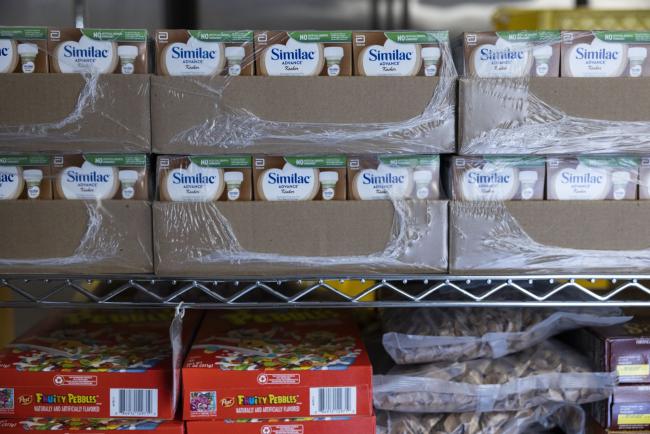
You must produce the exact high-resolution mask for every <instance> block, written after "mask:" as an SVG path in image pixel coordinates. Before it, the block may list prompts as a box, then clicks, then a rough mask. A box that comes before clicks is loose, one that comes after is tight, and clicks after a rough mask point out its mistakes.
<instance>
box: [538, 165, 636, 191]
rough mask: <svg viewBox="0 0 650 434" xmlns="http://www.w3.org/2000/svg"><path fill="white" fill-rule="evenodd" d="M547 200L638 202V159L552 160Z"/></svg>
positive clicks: (549, 166) (548, 175)
mask: <svg viewBox="0 0 650 434" xmlns="http://www.w3.org/2000/svg"><path fill="white" fill-rule="evenodd" d="M546 173H547V176H546V197H547V199H548V200H636V198H637V183H638V179H639V160H638V158H636V157H600V156H596V157H589V156H581V157H563V158H556V157H549V158H548V159H547V168H546Z"/></svg>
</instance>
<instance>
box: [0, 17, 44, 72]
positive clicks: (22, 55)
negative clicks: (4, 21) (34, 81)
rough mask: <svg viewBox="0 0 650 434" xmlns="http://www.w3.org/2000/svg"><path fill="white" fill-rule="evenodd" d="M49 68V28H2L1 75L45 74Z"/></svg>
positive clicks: (0, 30) (0, 43)
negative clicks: (15, 73) (14, 73)
mask: <svg viewBox="0 0 650 434" xmlns="http://www.w3.org/2000/svg"><path fill="white" fill-rule="evenodd" d="M47 66H48V65H47V28H45V27H0V74H2V73H12V72H18V73H24V74H31V73H43V72H47V71H48V67H47Z"/></svg>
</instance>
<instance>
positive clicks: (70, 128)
mask: <svg viewBox="0 0 650 434" xmlns="http://www.w3.org/2000/svg"><path fill="white" fill-rule="evenodd" d="M0 93H2V95H3V98H4V100H5V101H14V102H16V103H13V104H3V105H2V106H0V119H2V120H1V121H0V149H2V150H3V151H9V152H28V151H29V152H31V151H39V152H40V151H70V152H81V151H84V152H150V151H151V145H150V142H151V126H150V125H151V124H150V110H149V107H150V106H149V100H150V95H149V76H148V75H129V76H123V75H101V76H94V77H90V76H81V75H78V74H2V75H1V76H0Z"/></svg>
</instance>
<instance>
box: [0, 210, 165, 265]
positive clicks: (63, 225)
mask: <svg viewBox="0 0 650 434" xmlns="http://www.w3.org/2000/svg"><path fill="white" fill-rule="evenodd" d="M17 222H20V224H16V223H17ZM0 243H2V245H4V246H8V247H9V246H10V248H7V249H5V250H3V252H2V254H0V272H1V273H12V274H14V273H77V274H115V273H151V272H152V271H153V263H152V253H151V245H152V242H151V205H150V204H149V203H148V202H140V201H134V202H131V201H125V200H115V201H104V202H101V203H96V202H86V201H7V202H2V203H0Z"/></svg>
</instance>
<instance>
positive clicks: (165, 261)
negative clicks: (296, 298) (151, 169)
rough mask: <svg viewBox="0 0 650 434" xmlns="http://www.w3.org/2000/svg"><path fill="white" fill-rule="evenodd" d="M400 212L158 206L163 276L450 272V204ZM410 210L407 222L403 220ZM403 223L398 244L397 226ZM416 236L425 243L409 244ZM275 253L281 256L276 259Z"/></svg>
mask: <svg viewBox="0 0 650 434" xmlns="http://www.w3.org/2000/svg"><path fill="white" fill-rule="evenodd" d="M400 206H403V207H404V209H401V208H400V213H396V211H395V208H394V206H393V204H392V203H391V202H388V201H331V202H325V201H300V202H241V203H229V202H217V203H214V202H213V203H178V202H156V203H154V205H153V207H154V240H155V267H156V274H157V275H160V276H205V277H214V276H215V275H220V276H224V277H225V276H231V277H238V276H263V277H265V278H270V277H271V276H310V277H314V276H315V275H317V276H321V275H323V276H332V275H335V274H336V275H338V274H341V275H343V274H345V275H349V274H355V275H356V274H364V275H366V274H373V275H374V274H399V273H444V272H446V271H447V202H446V201H404V202H403V203H401V204H400ZM402 211H403V212H404V213H405V214H406V215H407V216H408V217H407V220H404V221H403V220H402V219H401V217H399V216H401V215H402V214H401V213H402ZM396 219H397V220H396ZM180 222H185V223H183V224H181V223H180ZM401 223H404V226H398V228H399V229H400V230H399V237H398V238H394V235H393V233H394V230H395V229H396V227H395V226H394V225H395V224H397V225H400V224H401ZM206 233H210V234H212V236H210V237H206V236H205V234H206ZM409 233H410V234H414V233H417V234H419V235H420V237H419V238H418V239H417V240H411V239H407V238H406V236H407V234H409ZM391 240H393V241H396V245H397V246H396V250H392V247H393V246H394V245H393V244H390V245H389V242H390V241H391ZM406 243H408V249H406V248H405V247H406V246H405V244H406ZM387 249H389V250H387ZM389 251H390V252H391V253H390V255H391V256H390V257H387V256H386V254H388V252H389ZM269 254H272V255H276V256H274V259H273V260H269V256H268V255H269ZM379 255H382V256H379Z"/></svg>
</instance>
